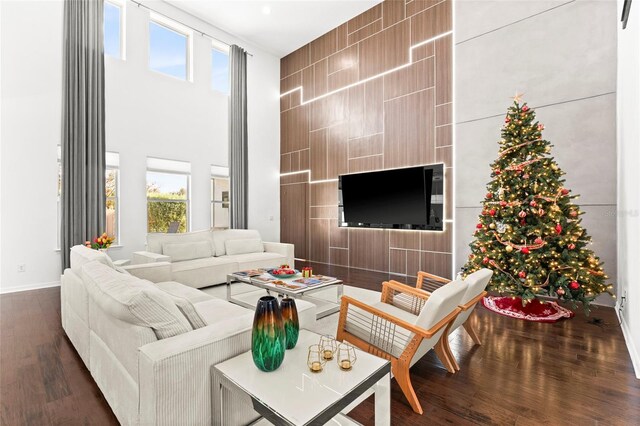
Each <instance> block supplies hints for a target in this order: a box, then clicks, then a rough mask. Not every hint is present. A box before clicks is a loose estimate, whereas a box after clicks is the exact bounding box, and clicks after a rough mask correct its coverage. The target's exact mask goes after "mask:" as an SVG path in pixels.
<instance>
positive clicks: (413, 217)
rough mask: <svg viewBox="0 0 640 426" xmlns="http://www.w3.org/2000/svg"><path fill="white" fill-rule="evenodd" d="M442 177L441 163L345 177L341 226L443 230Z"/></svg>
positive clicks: (341, 191)
mask: <svg viewBox="0 0 640 426" xmlns="http://www.w3.org/2000/svg"><path fill="white" fill-rule="evenodd" d="M442 178H443V173H442V165H441V164H437V165H430V166H420V167H410V168H404V169H394V170H383V171H377V172H368V173H356V174H348V175H342V176H340V178H339V200H340V204H339V209H340V211H339V213H340V217H341V226H352V227H368V228H396V229H434V230H441V229H442V228H443V227H442V219H443V218H442V212H443V208H442V201H443V200H442V189H443V179H442Z"/></svg>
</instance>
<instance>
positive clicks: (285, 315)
mask: <svg viewBox="0 0 640 426" xmlns="http://www.w3.org/2000/svg"><path fill="white" fill-rule="evenodd" d="M280 311H281V312H282V320H283V321H284V333H285V336H286V342H287V349H293V348H295V347H296V343H298V334H300V323H299V322H298V308H297V307H296V301H295V300H294V299H292V298H290V297H285V298H284V299H282V301H281V302H280Z"/></svg>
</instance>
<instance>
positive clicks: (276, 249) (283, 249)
mask: <svg viewBox="0 0 640 426" xmlns="http://www.w3.org/2000/svg"><path fill="white" fill-rule="evenodd" d="M263 244H264V251H266V252H269V253H278V254H280V255H282V256H285V257H286V258H287V263H288V264H289V265H290V266H291V267H292V268H293V264H294V262H293V249H294V245H293V244H288V243H269V242H266V241H265V242H264V243H263Z"/></svg>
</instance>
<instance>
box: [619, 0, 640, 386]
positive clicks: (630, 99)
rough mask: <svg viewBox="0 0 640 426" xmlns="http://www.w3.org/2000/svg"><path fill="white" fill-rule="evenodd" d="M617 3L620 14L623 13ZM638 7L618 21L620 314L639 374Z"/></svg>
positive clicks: (639, 39) (639, 50) (639, 148)
mask: <svg viewBox="0 0 640 426" xmlns="http://www.w3.org/2000/svg"><path fill="white" fill-rule="evenodd" d="M622 4H623V2H622V1H618V16H621V15H622ZM639 6H640V5H638V4H635V3H634V4H633V5H632V7H631V14H630V17H629V22H628V25H627V28H626V29H624V30H623V29H622V27H621V26H620V24H618V26H619V29H618V283H619V285H618V313H619V315H620V320H621V323H622V330H623V332H624V335H625V339H626V341H627V346H628V348H629V354H630V355H631V359H632V360H633V365H634V367H635V370H636V377H638V378H640V281H639V280H638V260H639V259H640V191H639V190H638V183H639V182H640V168H639V167H638V165H640V120H639V118H640V7H639Z"/></svg>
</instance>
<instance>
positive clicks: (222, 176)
mask: <svg viewBox="0 0 640 426" xmlns="http://www.w3.org/2000/svg"><path fill="white" fill-rule="evenodd" d="M229 189H230V182H229V168H228V167H221V166H211V227H212V228H215V229H228V228H229Z"/></svg>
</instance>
